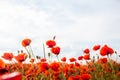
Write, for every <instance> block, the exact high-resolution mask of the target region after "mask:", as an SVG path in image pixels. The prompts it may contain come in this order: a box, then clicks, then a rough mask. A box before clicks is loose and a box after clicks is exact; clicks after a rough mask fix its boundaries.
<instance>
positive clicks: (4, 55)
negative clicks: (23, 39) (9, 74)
mask: <svg viewBox="0 0 120 80" xmlns="http://www.w3.org/2000/svg"><path fill="white" fill-rule="evenodd" d="M2 58H4V59H6V60H9V61H11V60H12V58H13V54H12V53H8V52H5V53H4V54H3V56H2Z"/></svg>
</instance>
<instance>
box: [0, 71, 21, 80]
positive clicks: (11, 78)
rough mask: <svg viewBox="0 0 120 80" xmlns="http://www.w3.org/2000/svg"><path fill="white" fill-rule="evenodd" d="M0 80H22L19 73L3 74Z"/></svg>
mask: <svg viewBox="0 0 120 80" xmlns="http://www.w3.org/2000/svg"><path fill="white" fill-rule="evenodd" d="M0 80H22V74H21V73H19V72H13V73H10V74H4V75H2V76H0Z"/></svg>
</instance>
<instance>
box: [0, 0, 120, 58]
mask: <svg viewBox="0 0 120 80" xmlns="http://www.w3.org/2000/svg"><path fill="white" fill-rule="evenodd" d="M54 35H56V42H57V45H58V46H60V47H61V53H60V56H61V57H62V56H66V57H68V58H69V57H77V56H79V55H82V54H83V53H82V50H83V49H85V48H90V49H92V47H93V46H94V45H96V44H100V45H104V44H107V45H109V46H110V47H112V48H114V49H115V50H116V51H118V52H119V53H120V0H0V54H2V53H3V52H13V53H14V54H16V53H17V50H21V49H24V48H23V47H22V46H21V41H22V39H24V38H26V37H27V38H30V39H31V40H32V44H31V46H32V48H33V51H34V53H35V54H36V55H40V56H43V54H42V53H43V51H42V44H43V43H45V42H46V40H49V39H52V37H53V36H54ZM91 54H92V53H91Z"/></svg>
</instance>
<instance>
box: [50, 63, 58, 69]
mask: <svg viewBox="0 0 120 80" xmlns="http://www.w3.org/2000/svg"><path fill="white" fill-rule="evenodd" d="M59 67H60V64H59V63H58V62H53V63H51V64H50V68H51V69H52V70H53V71H58V70H59Z"/></svg>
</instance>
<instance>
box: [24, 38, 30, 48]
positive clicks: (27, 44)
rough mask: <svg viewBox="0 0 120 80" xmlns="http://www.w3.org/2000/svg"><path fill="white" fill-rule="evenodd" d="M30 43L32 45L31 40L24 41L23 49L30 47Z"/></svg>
mask: <svg viewBox="0 0 120 80" xmlns="http://www.w3.org/2000/svg"><path fill="white" fill-rule="evenodd" d="M30 43H31V40H30V39H28V38H26V39H24V40H22V46H23V47H26V46H29V45H30Z"/></svg>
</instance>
